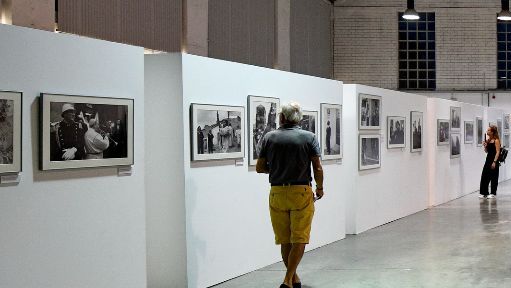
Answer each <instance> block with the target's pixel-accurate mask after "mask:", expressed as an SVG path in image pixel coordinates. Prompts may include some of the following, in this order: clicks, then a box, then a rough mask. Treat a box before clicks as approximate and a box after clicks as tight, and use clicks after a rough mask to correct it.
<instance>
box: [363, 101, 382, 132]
mask: <svg viewBox="0 0 511 288" xmlns="http://www.w3.org/2000/svg"><path fill="white" fill-rule="evenodd" d="M381 104H382V103H381V97H380V96H374V95H368V94H362V93H360V94H358V128H359V129H360V130H379V129H380V128H381V124H380V123H381Z"/></svg>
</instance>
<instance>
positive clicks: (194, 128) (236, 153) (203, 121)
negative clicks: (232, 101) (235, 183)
mask: <svg viewBox="0 0 511 288" xmlns="http://www.w3.org/2000/svg"><path fill="white" fill-rule="evenodd" d="M190 123H191V124H190V135H191V138H190V144H191V145H190V149H191V161H208V160H228V159H242V158H244V157H245V127H246V126H245V108H244V107H243V106H228V105H213V104H197V103H192V104H191V105H190ZM201 143H202V145H200V144H201Z"/></svg>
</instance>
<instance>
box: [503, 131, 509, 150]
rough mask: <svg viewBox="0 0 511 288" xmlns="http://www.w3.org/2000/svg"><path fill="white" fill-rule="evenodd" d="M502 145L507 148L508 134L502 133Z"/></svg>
mask: <svg viewBox="0 0 511 288" xmlns="http://www.w3.org/2000/svg"><path fill="white" fill-rule="evenodd" d="M502 138H503V139H502V145H503V146H504V147H505V148H509V133H504V134H503V135H502Z"/></svg>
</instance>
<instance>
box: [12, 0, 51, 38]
mask: <svg viewBox="0 0 511 288" xmlns="http://www.w3.org/2000/svg"><path fill="white" fill-rule="evenodd" d="M2 2H4V1H2ZM7 2H11V14H12V25H17V26H23V27H30V28H36V29H41V30H48V31H54V30H55V0H9V1H7Z"/></svg>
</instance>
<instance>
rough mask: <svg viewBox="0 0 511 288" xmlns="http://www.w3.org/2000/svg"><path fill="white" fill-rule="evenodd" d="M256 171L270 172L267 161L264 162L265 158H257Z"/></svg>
mask: <svg viewBox="0 0 511 288" xmlns="http://www.w3.org/2000/svg"><path fill="white" fill-rule="evenodd" d="M256 172H257V173H265V174H268V173H270V169H269V167H268V162H266V158H259V159H257V164H256Z"/></svg>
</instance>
